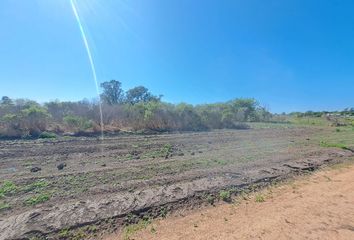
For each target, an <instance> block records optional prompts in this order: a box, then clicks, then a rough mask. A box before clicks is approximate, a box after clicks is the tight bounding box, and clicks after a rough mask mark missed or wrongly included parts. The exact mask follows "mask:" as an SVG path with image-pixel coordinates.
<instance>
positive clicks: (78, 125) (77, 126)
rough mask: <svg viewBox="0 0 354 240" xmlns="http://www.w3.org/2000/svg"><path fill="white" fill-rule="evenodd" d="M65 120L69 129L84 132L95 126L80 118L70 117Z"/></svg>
mask: <svg viewBox="0 0 354 240" xmlns="http://www.w3.org/2000/svg"><path fill="white" fill-rule="evenodd" d="M63 120H64V123H65V124H67V125H68V127H70V128H72V129H74V130H78V131H84V130H87V129H89V128H91V127H92V126H93V124H92V122H91V121H89V120H87V119H85V118H82V117H79V116H74V115H68V116H65V117H64V119H63Z"/></svg>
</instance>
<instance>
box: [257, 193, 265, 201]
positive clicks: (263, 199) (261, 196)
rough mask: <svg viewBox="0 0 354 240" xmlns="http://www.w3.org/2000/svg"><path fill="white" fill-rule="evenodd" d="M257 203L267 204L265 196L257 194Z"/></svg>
mask: <svg viewBox="0 0 354 240" xmlns="http://www.w3.org/2000/svg"><path fill="white" fill-rule="evenodd" d="M255 201H256V202H258V203H261V202H265V198H264V196H263V195H261V194H257V195H256V197H255Z"/></svg>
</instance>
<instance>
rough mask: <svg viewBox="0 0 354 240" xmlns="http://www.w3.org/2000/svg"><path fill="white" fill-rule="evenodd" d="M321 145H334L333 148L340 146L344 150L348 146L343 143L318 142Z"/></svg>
mask: <svg viewBox="0 0 354 240" xmlns="http://www.w3.org/2000/svg"><path fill="white" fill-rule="evenodd" d="M320 146H321V147H334V148H341V149H344V150H348V149H349V148H348V147H347V146H346V145H345V144H343V143H328V142H326V141H321V142H320Z"/></svg>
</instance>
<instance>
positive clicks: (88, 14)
mask: <svg viewBox="0 0 354 240" xmlns="http://www.w3.org/2000/svg"><path fill="white" fill-rule="evenodd" d="M76 3H77V8H78V11H79V14H80V16H81V18H82V20H83V22H84V28H85V30H86V31H87V35H88V41H89V44H90V46H91V48H92V52H93V57H94V62H95V64H96V68H97V74H98V79H99V81H100V82H103V81H106V80H110V79H116V80H119V81H121V82H122V83H123V88H124V89H126V90H127V89H129V88H131V87H133V86H137V85H144V86H146V87H148V88H149V89H150V90H151V91H152V92H153V93H155V94H163V95H164V100H165V101H169V102H174V103H177V102H182V101H183V102H189V103H193V104H198V103H206V102H218V101H225V100H229V99H233V98H236V97H254V98H256V99H258V100H259V101H260V102H261V103H262V104H265V105H266V106H268V107H269V108H270V110H271V111H273V112H282V111H286V112H289V111H297V110H299V111H304V110H309V109H312V110H334V109H343V108H345V107H353V106H354V94H353V93H354V14H353V9H354V2H353V1H339V0H332V1H322V0H318V1H316V0H288V1H284V0H278V1H275V0H269V1H264V0H247V1H245V0H243V1H239V0H221V1H216V0H213V1H211V0H149V1H146V0H129V1H128V0H85V1H84V0H77V1H76ZM0 82H1V87H0V96H2V95H7V96H10V97H13V98H20V97H22V98H30V99H35V100H37V101H40V102H43V101H47V100H53V99H60V100H80V99H83V98H93V97H95V96H96V89H95V84H94V81H93V79H92V74H91V71H90V65H89V61H88V58H87V54H86V52H85V48H84V45H83V42H82V38H81V35H80V31H79V28H78V25H77V22H76V20H75V17H74V15H73V12H72V9H71V6H70V1H69V0H51V1H48V0H26V1H23V0H1V1H0Z"/></svg>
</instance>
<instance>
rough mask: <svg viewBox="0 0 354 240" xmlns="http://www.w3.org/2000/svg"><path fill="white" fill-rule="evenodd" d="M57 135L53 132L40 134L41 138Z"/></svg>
mask: <svg viewBox="0 0 354 240" xmlns="http://www.w3.org/2000/svg"><path fill="white" fill-rule="evenodd" d="M56 137H57V135H56V134H55V133H51V132H42V133H41V134H40V135H39V138H56Z"/></svg>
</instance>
